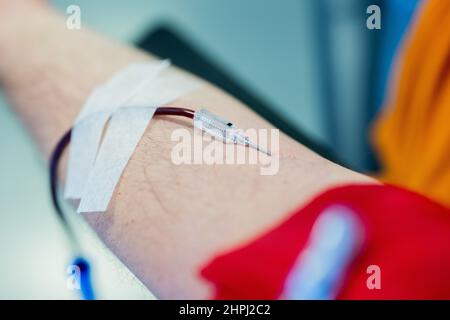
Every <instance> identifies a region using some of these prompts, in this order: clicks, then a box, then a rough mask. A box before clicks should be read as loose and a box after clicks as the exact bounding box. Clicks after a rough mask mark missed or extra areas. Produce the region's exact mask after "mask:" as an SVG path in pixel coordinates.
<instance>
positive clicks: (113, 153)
mask: <svg viewBox="0 0 450 320" xmlns="http://www.w3.org/2000/svg"><path fill="white" fill-rule="evenodd" d="M198 86H199V83H198V82H197V81H194V80H192V79H190V78H188V77H187V76H184V75H181V74H175V73H171V72H167V73H164V74H161V76H159V77H157V78H155V79H154V81H152V82H151V83H150V84H149V85H147V86H143V87H141V90H139V92H137V94H136V95H134V96H133V98H131V99H129V100H128V102H127V105H128V107H124V106H121V108H119V109H117V110H116V111H115V112H114V114H113V116H112V118H111V120H110V122H109V125H108V127H107V129H106V134H105V136H104V138H103V142H102V144H101V146H100V150H99V153H98V156H97V158H96V159H95V164H94V167H93V168H92V170H91V171H90V174H89V177H88V180H87V183H86V185H85V187H84V190H83V192H82V195H81V202H80V206H79V208H78V212H79V213H85V212H86V213H87V212H102V211H106V209H107V207H108V204H109V201H110V199H111V197H112V195H113V192H114V189H115V187H116V185H117V183H118V181H119V179H120V177H121V175H122V172H123V170H124V169H125V166H126V164H127V163H128V161H129V159H130V158H131V156H132V154H133V151H134V149H135V148H136V146H137V144H138V143H139V141H140V139H141V137H142V135H143V134H144V132H145V129H146V127H147V126H148V123H149V122H150V120H151V118H152V116H153V114H154V112H155V109H156V108H157V107H159V106H161V105H164V104H167V103H170V102H172V101H174V100H175V99H177V98H178V97H180V96H181V95H183V94H185V93H187V92H189V91H191V90H193V89H195V88H196V87H198ZM149 106H150V107H149ZM100 115H101V113H99V115H98V116H99V117H100Z"/></svg>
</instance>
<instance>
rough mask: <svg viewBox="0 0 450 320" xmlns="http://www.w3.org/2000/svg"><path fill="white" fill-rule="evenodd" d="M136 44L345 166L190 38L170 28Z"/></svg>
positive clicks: (162, 28)
mask: <svg viewBox="0 0 450 320" xmlns="http://www.w3.org/2000/svg"><path fill="white" fill-rule="evenodd" d="M137 44H138V46H139V47H140V48H142V49H144V50H146V51H148V52H151V53H152V54H154V55H156V56H158V57H160V58H162V59H170V60H171V61H172V63H173V64H174V65H176V66H178V67H180V68H183V69H185V70H187V71H189V72H191V73H193V74H195V75H197V76H199V77H201V78H203V79H205V80H207V81H209V82H210V83H212V84H214V85H216V86H217V87H219V88H221V89H222V90H224V91H226V92H228V93H229V94H231V95H232V96H234V97H235V98H237V99H239V100H240V101H242V102H243V103H244V104H246V105H247V106H249V107H250V108H251V109H252V110H253V111H255V112H256V113H258V114H259V115H260V116H261V117H263V118H264V119H266V120H267V121H269V122H270V123H272V124H273V125H274V126H275V127H277V128H280V130H282V131H283V132H284V133H286V134H287V135H289V136H290V137H292V138H293V139H295V140H297V141H298V142H300V143H302V144H303V145H304V146H306V147H307V148H309V149H311V150H313V151H314V152H316V153H318V154H320V155H321V156H322V157H324V158H327V159H328V160H330V161H333V162H336V163H339V164H341V165H343V163H342V161H339V159H337V157H336V156H335V155H334V154H333V153H332V152H331V150H329V149H328V148H326V147H325V146H324V145H322V144H320V143H318V142H317V141H314V140H313V139H311V138H310V137H309V136H308V135H307V134H305V133H304V132H301V131H300V130H298V129H296V128H295V127H293V126H292V125H290V124H289V123H287V122H286V121H285V120H283V119H282V117H280V116H279V114H277V113H276V112H275V111H274V110H276V107H274V106H270V105H269V104H268V103H266V102H265V101H263V99H261V98H260V97H258V96H257V95H256V94H255V93H254V92H251V91H250V90H249V89H248V88H246V86H245V85H244V84H242V83H239V81H237V80H236V79H235V78H234V77H233V76H232V75H231V74H230V73H229V72H227V71H225V70H224V69H222V68H221V67H220V66H219V65H218V64H217V63H215V62H214V59H212V58H210V57H207V56H206V55H205V54H204V53H202V52H201V51H200V50H199V49H198V48H196V47H195V46H193V45H192V44H190V42H189V41H188V39H187V38H186V37H183V36H182V35H181V34H180V33H178V32H176V31H175V29H174V28H172V27H170V26H167V25H160V26H158V27H156V28H153V29H152V30H151V31H149V32H148V33H147V34H146V35H145V36H144V37H142V39H141V40H139V41H138V42H137Z"/></svg>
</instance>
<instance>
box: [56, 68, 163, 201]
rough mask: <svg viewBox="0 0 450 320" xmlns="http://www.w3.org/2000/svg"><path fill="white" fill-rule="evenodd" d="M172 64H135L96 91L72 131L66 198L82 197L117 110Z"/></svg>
mask: <svg viewBox="0 0 450 320" xmlns="http://www.w3.org/2000/svg"><path fill="white" fill-rule="evenodd" d="M169 65H170V63H169V61H166V60H165V61H161V62H151V63H146V64H132V65H130V66H128V67H127V68H125V69H124V70H123V71H121V72H119V73H118V74H117V75H115V76H114V77H113V78H112V79H111V80H109V81H108V82H107V83H106V84H105V85H103V86H100V87H98V88H96V89H95V90H94V91H93V93H92V94H91V96H90V97H89V98H88V100H87V101H86V103H85V105H84V107H83V109H82V111H81V112H80V114H79V115H78V117H77V120H76V122H75V125H74V127H73V129H72V135H71V146H70V151H69V163H68V167H67V180H66V187H65V191H64V196H65V198H68V199H80V198H81V196H82V192H83V190H84V187H85V184H86V180H87V177H88V175H89V173H90V171H91V169H92V168H93V166H94V161H95V157H96V155H97V151H98V148H99V145H100V140H101V137H102V133H103V131H104V128H105V125H106V122H107V121H108V119H109V118H110V116H111V114H112V113H113V112H114V110H116V109H117V108H119V107H121V106H122V105H124V104H126V103H127V102H128V101H129V100H130V99H132V98H134V97H135V96H139V95H140V93H142V92H141V91H143V90H144V89H145V87H148V86H150V85H151V82H152V81H153V80H154V79H155V77H157V76H158V75H159V74H160V73H161V72H162V71H163V70H164V69H166V68H167V67H168V66H169Z"/></svg>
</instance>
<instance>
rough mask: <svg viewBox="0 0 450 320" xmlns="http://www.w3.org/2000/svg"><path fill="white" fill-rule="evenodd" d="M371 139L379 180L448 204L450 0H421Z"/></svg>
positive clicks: (449, 196)
mask: <svg viewBox="0 0 450 320" xmlns="http://www.w3.org/2000/svg"><path fill="white" fill-rule="evenodd" d="M417 17H418V20H417V21H415V23H414V24H413V27H412V30H411V32H410V35H409V37H408V38H407V39H406V41H405V43H404V48H403V53H402V55H401V56H400V60H399V61H398V63H397V70H396V72H397V74H396V75H395V83H394V88H393V89H394V90H393V92H392V94H391V96H390V97H389V100H388V103H387V105H386V106H385V109H384V112H383V114H382V115H381V117H380V118H379V119H378V121H377V123H376V126H375V131H374V142H375V146H376V148H377V150H378V154H379V157H380V161H381V164H382V166H383V173H382V175H381V177H380V178H381V180H383V181H386V182H389V183H392V184H397V185H400V186H403V187H406V188H409V189H412V190H415V191H418V192H420V193H422V194H425V195H427V196H429V197H431V198H433V199H435V200H437V201H439V202H441V203H443V204H446V205H447V206H450V72H449V71H450V1H442V0H428V1H423V4H422V7H421V8H420V9H419V14H418V16H417Z"/></svg>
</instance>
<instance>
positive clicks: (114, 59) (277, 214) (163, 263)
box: [0, 0, 376, 298]
mask: <svg viewBox="0 0 450 320" xmlns="http://www.w3.org/2000/svg"><path fill="white" fill-rule="evenodd" d="M151 59H154V58H153V57H151V56H149V55H148V54H146V53H143V52H141V51H139V50H137V49H135V48H131V47H128V46H124V45H121V44H117V43H113V42H111V41H109V40H107V39H105V38H103V37H102V36H100V35H98V34H95V33H93V32H91V31H89V30H87V29H86V28H84V27H83V29H82V30H80V31H70V30H68V29H66V24H65V20H64V19H62V18H61V17H60V16H59V15H58V14H57V13H55V12H54V11H53V10H52V9H51V8H49V7H48V6H47V5H46V4H45V3H43V2H41V1H23V0H18V1H6V0H0V84H1V85H2V89H3V90H4V91H5V92H6V94H7V96H8V98H9V99H10V101H11V105H12V108H13V109H14V110H15V111H16V112H17V114H18V115H19V116H20V117H21V119H22V120H23V122H24V124H25V126H26V127H27V129H28V130H29V132H30V134H31V135H32V136H33V137H34V139H35V141H36V143H37V144H38V145H39V147H40V149H41V150H42V153H43V155H44V156H45V157H46V158H47V159H48V157H49V154H50V152H51V150H52V148H53V146H54V145H55V143H56V142H57V141H58V139H59V138H60V137H61V136H62V134H63V133H64V132H65V131H66V130H67V129H69V128H70V127H71V125H72V123H73V120H74V118H75V117H76V115H77V113H78V112H79V110H80V108H81V107H82V104H83V102H84V100H85V99H86V98H87V96H88V95H89V93H90V92H91V90H92V89H93V88H94V87H95V86H96V85H99V84H101V83H102V82H104V81H105V80H106V79H108V78H109V77H110V76H112V75H113V74H114V73H115V72H117V71H119V70H120V69H121V68H123V67H125V66H126V65H128V64H129V63H132V62H138V61H148V60H151ZM171 72H182V71H180V70H176V69H172V71H171ZM171 105H179V106H186V107H190V108H193V109H198V108H199V107H200V106H201V107H205V108H207V109H209V110H211V111H212V112H214V113H216V114H220V115H222V116H224V117H226V118H228V119H233V120H234V121H235V122H236V123H237V124H239V126H240V127H242V128H272V126H271V125H270V124H268V123H267V122H265V121H264V120H263V119H261V118H260V117H259V116H258V115H256V114H255V113H253V112H252V111H250V110H249V109H248V108H246V106H245V105H243V104H242V103H240V102H239V101H237V100H236V99H234V98H232V97H230V96H229V95H227V94H225V93H224V92H222V91H221V90H219V89H217V88H215V87H213V86H211V85H209V84H207V83H205V84H204V85H203V86H202V87H201V88H200V89H198V90H196V91H194V92H191V93H189V94H187V95H186V96H183V97H181V98H180V99H178V100H177V101H175V102H174V103H172V104H171ZM180 126H184V127H185V128H187V129H188V130H192V128H191V125H190V122H189V121H185V120H179V119H177V120H173V119H168V118H158V119H154V120H153V121H152V122H151V124H150V126H149V127H148V128H147V131H146V133H145V136H144V137H143V139H142V140H141V141H140V143H139V145H138V147H137V149H136V150H135V153H134V155H133V157H132V159H131V161H130V162H129V164H128V165H127V168H126V170H125V172H124V174H123V176H122V178H121V181H120V183H119V185H118V187H117V189H116V191H115V194H114V197H113V199H112V201H111V203H110V206H109V209H108V211H107V212H106V213H103V214H90V215H86V216H85V218H86V219H87V221H88V222H89V223H90V225H91V226H92V228H94V230H95V231H96V232H97V234H98V235H99V237H100V238H101V239H102V240H103V241H104V242H105V243H106V245H107V246H108V247H109V248H110V249H111V250H112V251H113V252H114V253H115V254H116V255H117V256H118V257H119V258H120V259H121V260H122V261H123V262H124V263H125V264H126V265H127V266H128V267H129V268H130V270H131V271H133V272H134V273H135V274H136V276H137V277H138V278H139V279H140V280H141V281H142V282H143V283H144V284H145V285H147V286H148V287H149V289H150V290H151V291H152V292H154V294H155V295H156V296H157V297H160V298H207V297H208V296H209V295H210V294H211V288H210V287H209V285H208V284H207V283H206V282H205V281H204V280H202V279H201V278H200V277H199V276H198V271H199V269H200V268H201V266H203V265H205V264H206V263H207V262H208V260H209V259H211V258H212V257H213V256H214V255H217V254H219V253H220V252H222V251H224V250H229V249H230V248H232V247H233V246H236V245H239V244H242V243H244V242H245V241H246V240H249V239H252V238H254V237H256V236H257V235H258V234H260V233H261V232H263V231H264V230H267V229H268V228H270V227H272V226H274V225H276V224H277V223H280V222H281V221H282V220H283V219H285V218H286V217H287V216H289V214H290V212H292V210H294V209H295V208H298V207H299V206H301V205H303V204H305V203H306V202H308V201H309V200H310V199H311V198H312V197H314V196H315V195H317V194H319V193H320V192H323V191H324V190H326V189H328V188H331V187H333V186H337V185H341V184H347V183H376V182H375V181H373V180H372V179H370V178H368V177H366V176H364V175H361V174H359V173H355V172H352V171H350V170H347V169H345V168H342V167H340V166H338V165H336V164H334V163H331V162H329V161H327V160H325V159H323V158H321V157H320V156H318V155H317V154H315V153H313V152H311V151H310V150H308V149H307V148H305V147H304V146H302V145H301V144H299V143H297V142H295V141H293V140H291V139H290V138H288V137H286V136H285V135H283V134H281V136H280V154H281V159H280V169H279V172H278V174H276V175H273V176H262V175H260V170H259V167H258V166H255V165H214V166H211V165H196V166H195V165H180V166H176V165H174V164H173V163H172V161H171V158H170V155H171V150H172V148H173V146H174V144H175V142H172V141H171V140H170V136H171V133H172V131H173V130H174V129H176V128H179V127H180ZM64 167H65V163H63V164H62V172H63V171H64Z"/></svg>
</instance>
